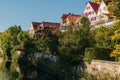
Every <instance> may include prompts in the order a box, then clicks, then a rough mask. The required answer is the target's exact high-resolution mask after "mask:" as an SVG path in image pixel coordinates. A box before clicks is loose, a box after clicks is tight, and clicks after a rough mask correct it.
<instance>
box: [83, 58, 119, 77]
mask: <svg viewBox="0 0 120 80" xmlns="http://www.w3.org/2000/svg"><path fill="white" fill-rule="evenodd" d="M85 65H86V71H87V72H88V73H91V74H94V75H96V74H103V73H107V74H109V75H112V76H115V75H119V76H120V63H117V62H112V61H103V60H92V62H91V63H90V64H89V63H87V62H86V63H85Z"/></svg>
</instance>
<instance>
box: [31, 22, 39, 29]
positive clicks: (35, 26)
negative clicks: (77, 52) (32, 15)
mask: <svg viewBox="0 0 120 80" xmlns="http://www.w3.org/2000/svg"><path fill="white" fill-rule="evenodd" d="M40 25H41V23H40V22H32V26H33V29H34V30H35V31H37V30H38V29H39V27H40Z"/></svg>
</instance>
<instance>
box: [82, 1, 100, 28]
mask: <svg viewBox="0 0 120 80" xmlns="http://www.w3.org/2000/svg"><path fill="white" fill-rule="evenodd" d="M99 6H100V4H98V3H94V2H87V3H86V6H85V9H84V11H83V14H82V15H83V16H86V17H88V19H89V21H90V23H91V24H90V25H91V27H93V26H94V25H95V23H96V17H97V13H98V9H99Z"/></svg>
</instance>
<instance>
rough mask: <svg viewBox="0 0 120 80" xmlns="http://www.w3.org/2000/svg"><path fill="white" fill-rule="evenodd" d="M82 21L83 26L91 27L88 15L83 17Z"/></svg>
mask: <svg viewBox="0 0 120 80" xmlns="http://www.w3.org/2000/svg"><path fill="white" fill-rule="evenodd" d="M80 23H81V24H82V26H83V27H87V28H89V25H90V21H89V20H88V18H87V17H81V20H80Z"/></svg>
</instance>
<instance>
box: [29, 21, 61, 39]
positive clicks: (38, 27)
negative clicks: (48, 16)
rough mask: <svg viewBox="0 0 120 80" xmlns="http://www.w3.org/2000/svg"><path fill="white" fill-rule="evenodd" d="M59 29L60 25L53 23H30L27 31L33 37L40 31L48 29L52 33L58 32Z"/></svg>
mask: <svg viewBox="0 0 120 80" xmlns="http://www.w3.org/2000/svg"><path fill="white" fill-rule="evenodd" d="M60 28H61V26H60V23H55V22H32V24H31V26H30V30H29V35H30V36H31V37H34V35H35V34H36V33H37V32H39V31H40V30H47V29H50V30H52V31H55V30H56V31H59V30H60Z"/></svg>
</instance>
